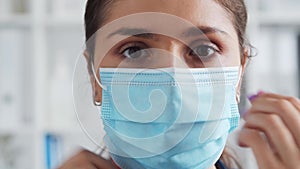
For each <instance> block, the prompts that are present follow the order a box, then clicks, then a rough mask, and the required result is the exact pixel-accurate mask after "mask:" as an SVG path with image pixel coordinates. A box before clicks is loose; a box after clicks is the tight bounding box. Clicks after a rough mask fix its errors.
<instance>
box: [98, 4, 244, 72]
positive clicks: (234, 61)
mask: <svg viewBox="0 0 300 169" xmlns="http://www.w3.org/2000/svg"><path fill="white" fill-rule="evenodd" d="M144 12H159V13H166V14H170V15H173V16H176V17H179V18H182V19H184V20H186V21H188V22H190V23H192V24H193V25H194V26H195V27H197V28H199V30H200V31H201V32H202V33H203V34H201V35H200V34H199V36H198V35H192V36H190V37H187V38H185V39H184V40H182V39H177V38H174V37H171V36H168V35H166V33H165V34H163V33H161V34H159V33H158V34H156V33H151V34H150V33H149V34H144V35H140V36H127V37H126V38H124V37H122V36H123V35H124V34H123V33H124V31H123V32H122V31H119V33H115V34H114V35H113V36H110V37H109V38H110V39H109V38H107V39H105V40H104V39H103V38H102V39H101V40H96V45H95V46H96V49H95V55H94V56H95V57H98V59H99V57H101V63H100V64H99V63H98V64H96V63H95V67H96V68H99V67H112V68H116V67H130V68H158V67H159V68H160V67H176V66H177V65H175V64H176V62H175V61H174V60H176V57H178V58H180V59H182V60H184V63H185V64H186V65H187V66H188V67H190V68H202V67H210V66H211V67H212V66H216V64H217V66H226V67H228V66H239V65H240V64H241V62H240V61H241V54H240V47H239V42H238V37H237V33H236V31H235V29H234V25H233V23H232V21H231V19H232V18H231V16H230V15H229V13H228V12H227V11H226V10H225V9H223V7H222V6H220V5H219V4H218V3H217V2H215V1H212V0H188V1H182V0H172V1H170V0H151V1H149V0H138V1H136V0H119V1H116V2H114V3H113V5H112V6H111V7H110V11H109V14H108V16H107V18H106V20H105V23H104V24H103V25H106V24H107V23H111V22H113V21H117V20H118V19H120V18H122V17H124V16H128V15H131V14H137V13H144ZM141 17H142V16H141ZM160 19H161V18H157V22H160V21H159V20H160ZM131 20H136V22H134V24H135V23H137V22H141V21H139V19H135V18H134V17H132V19H131ZM141 20H142V22H144V23H142V24H140V25H147V23H148V21H147V20H143V19H141ZM149 22H151V21H149ZM162 22H163V21H162ZM168 22H170V24H169V23H168ZM122 24H124V22H122V21H120V22H119V23H118V22H116V26H115V27H117V26H119V27H122V28H124V27H127V28H128V27H129V25H130V24H128V25H127V26H125V25H126V24H124V26H120V25H122ZM134 24H131V25H130V26H131V28H132V27H134V26H137V25H139V24H136V25H134ZM162 24H163V25H162V27H168V28H167V29H169V30H170V31H173V30H176V29H181V28H178V27H180V25H179V24H178V25H175V24H174V23H173V22H172V23H171V21H166V22H165V23H162ZM164 24H165V25H164ZM149 25H150V26H151V24H149ZM153 27H155V26H153ZM134 28H136V27H134ZM154 29H155V28H154ZM171 29H172V30H171ZM110 30H111V29H110ZM156 31H157V30H156ZM182 31H184V30H183V28H182ZM187 31H188V30H186V32H187ZM106 32H107V31H106ZM108 33H111V32H107V34H108ZM184 33H185V32H183V33H182V34H184ZM179 34H180V33H179ZM187 34H188V33H187ZM204 35H205V36H204ZM100 37H103V34H101V36H98V35H97V39H98V38H100ZM112 39H113V40H112ZM109 41H113V43H109ZM182 41H184V42H182ZM104 44H105V45H107V44H110V45H107V47H108V48H109V50H108V52H103V48H101V47H103V46H105V45H104ZM112 44H113V45H112ZM147 49H152V50H153V49H155V50H156V52H157V53H159V54H157V53H156V54H153V52H152V55H155V56H156V58H155V62H154V61H153V60H154V59H153V58H154V57H153V58H152V60H150V59H149V56H148V55H150V53H151V52H149V51H148V50H147ZM162 51H164V52H162ZM103 53H106V54H105V56H104V57H103V56H102V55H103ZM162 55H165V56H166V55H169V56H172V57H173V59H170V58H172V57H161V56H162ZM158 56H159V57H158ZM213 57H214V58H217V59H212V58H213ZM145 58H147V59H145ZM166 58H168V59H166ZM199 58H200V59H199ZM203 58H204V59H203ZM205 59H206V61H207V62H206V63H203V60H205ZM124 60H126V61H124ZM216 60H217V61H216ZM215 62H218V63H215ZM150 63H151V64H150ZM96 70H98V69H96Z"/></svg>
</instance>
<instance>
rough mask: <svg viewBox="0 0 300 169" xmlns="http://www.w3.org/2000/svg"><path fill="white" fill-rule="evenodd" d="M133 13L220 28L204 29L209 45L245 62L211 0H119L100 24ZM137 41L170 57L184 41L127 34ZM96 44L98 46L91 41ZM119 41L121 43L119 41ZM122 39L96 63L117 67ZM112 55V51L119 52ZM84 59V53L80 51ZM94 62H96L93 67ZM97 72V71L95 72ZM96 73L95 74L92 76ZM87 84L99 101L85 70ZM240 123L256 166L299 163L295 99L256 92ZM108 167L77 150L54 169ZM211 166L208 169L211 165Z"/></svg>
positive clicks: (299, 107)
mask: <svg viewBox="0 0 300 169" xmlns="http://www.w3.org/2000/svg"><path fill="white" fill-rule="evenodd" d="M138 12H163V13H168V14H172V15H175V16H178V17H180V18H183V19H185V20H188V21H189V22H191V23H193V24H194V25H196V26H199V27H215V28H218V29H219V30H222V31H224V32H226V34H225V35H221V34H219V33H210V34H207V35H206V36H207V37H208V39H209V40H210V41H211V42H210V43H211V45H213V46H214V47H216V48H218V49H219V54H220V55H222V56H231V57H230V58H228V57H224V58H223V59H224V60H222V63H223V64H224V65H225V66H241V67H242V74H243V73H244V68H245V63H246V60H247V59H244V60H245V62H243V63H242V62H241V56H244V57H245V58H246V56H247V50H245V53H243V54H241V53H240V48H239V42H238V36H237V32H236V31H235V29H234V26H233V23H232V22H231V20H230V16H229V15H228V13H227V11H226V10H224V9H223V8H222V7H221V6H220V5H219V4H217V3H215V2H214V1H211V0H188V1H182V0H172V1H169V0H151V1H149V0H139V1H136V0H122V1H118V2H117V3H115V4H114V5H113V7H112V10H111V15H110V16H109V17H108V19H107V21H106V23H109V22H111V21H114V20H116V19H118V18H120V17H123V16H127V15H129V14H134V13H138ZM136 41H142V42H143V43H145V44H147V45H148V46H149V47H151V48H159V49H162V50H165V51H168V52H169V53H172V54H173V55H174V56H182V55H183V53H184V51H185V48H186V46H185V45H183V44H182V43H181V42H179V41H177V40H175V39H172V38H170V37H167V36H162V35H157V36H156V38H155V40H153V39H152V40H151V39H143V38H137V37H130V38H128V39H127V40H126V42H127V44H130V43H132V42H136ZM96 46H101V45H100V44H96ZM123 46H124V45H123ZM120 48H122V44H121V43H120V44H117V45H116V47H114V48H112V49H111V51H110V52H108V53H107V55H106V56H105V57H104V59H103V60H102V62H101V64H100V65H95V66H96V70H99V69H98V68H99V67H117V66H118V65H119V63H120V62H121V61H122V59H124V57H125V56H124V55H126V52H123V53H121V56H122V57H117V54H116V53H119V55H120V51H119V50H120ZM95 55H96V56H97V55H101V50H97V48H96V50H95ZM119 55H118V56H119ZM85 57H86V58H87V60H88V59H89V54H88V53H87V52H85ZM98 66H99V67H98ZM96 74H97V75H99V72H96ZM98 78H99V77H98ZM91 83H92V86H93V90H94V93H95V98H94V99H95V101H97V102H101V95H102V93H101V91H102V90H101V88H100V87H99V86H98V85H97V83H96V81H95V78H94V76H92V75H91ZM244 118H245V121H246V125H245V126H244V128H243V130H242V132H241V134H240V139H239V141H240V145H241V146H244V147H250V148H252V149H253V151H254V154H255V156H256V158H257V161H258V164H259V167H260V168H261V169H269V168H274V169H277V168H278V169H288V168H297V167H299V166H300V132H299V131H300V101H299V100H298V99H296V98H291V97H286V96H281V95H276V94H260V95H259V96H258V97H257V98H255V99H254V100H252V108H251V109H250V110H249V112H248V113H247V115H246V116H245V117H244ZM104 168H105V169H113V168H116V169H118V167H117V166H116V165H115V164H114V163H113V162H112V161H107V160H104V159H102V158H101V157H99V156H97V155H95V154H93V153H92V152H89V151H86V150H84V151H82V152H80V153H78V154H77V155H75V156H74V157H73V158H71V159H70V160H68V161H66V162H65V163H64V164H63V165H62V166H61V167H60V168H59V169H104ZM215 168H216V167H215V166H211V168H210V169H215Z"/></svg>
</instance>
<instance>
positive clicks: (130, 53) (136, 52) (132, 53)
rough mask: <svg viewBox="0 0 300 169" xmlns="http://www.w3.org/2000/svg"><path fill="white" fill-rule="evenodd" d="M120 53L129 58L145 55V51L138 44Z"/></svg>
mask: <svg viewBox="0 0 300 169" xmlns="http://www.w3.org/2000/svg"><path fill="white" fill-rule="evenodd" d="M122 55H124V56H125V57H126V58H129V59H137V58H142V57H145V56H147V52H146V51H145V50H144V49H142V48H141V47H138V46H133V47H128V48H126V49H125V50H124V51H123V52H122Z"/></svg>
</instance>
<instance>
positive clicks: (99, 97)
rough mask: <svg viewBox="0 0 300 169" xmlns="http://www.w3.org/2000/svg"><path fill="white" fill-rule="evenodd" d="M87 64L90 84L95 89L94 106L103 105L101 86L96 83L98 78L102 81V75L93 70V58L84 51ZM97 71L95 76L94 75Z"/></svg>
mask: <svg viewBox="0 0 300 169" xmlns="http://www.w3.org/2000/svg"><path fill="white" fill-rule="evenodd" d="M83 55H84V57H85V59H86V62H87V69H88V72H89V75H90V83H91V85H92V89H93V100H94V104H95V105H96V103H101V102H102V88H101V87H100V86H99V84H98V83H97V81H96V78H97V79H99V80H100V73H99V70H92V69H93V66H92V64H93V62H91V56H90V54H89V52H88V51H87V50H85V51H84V53H83ZM94 71H95V74H94V73H93V72H94ZM95 75H96V76H97V77H95Z"/></svg>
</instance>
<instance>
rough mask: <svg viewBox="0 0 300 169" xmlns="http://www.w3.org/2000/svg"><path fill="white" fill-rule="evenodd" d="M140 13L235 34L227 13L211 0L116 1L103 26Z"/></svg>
mask: <svg viewBox="0 0 300 169" xmlns="http://www.w3.org/2000/svg"><path fill="white" fill-rule="evenodd" d="M142 12H160V13H167V14H170V15H174V16H177V17H180V18H182V19H185V20H187V21H188V22H191V23H192V24H193V25H195V26H198V27H201V26H207V27H215V28H218V29H220V30H223V31H225V32H228V33H229V34H231V35H233V34H236V32H235V29H234V26H233V23H232V21H231V18H230V15H229V14H228V12H227V11H226V10H225V9H224V8H223V7H222V6H221V5H219V4H218V3H216V2H215V1H213V0H116V1H115V3H113V5H112V6H111V8H110V12H109V15H108V17H107V18H106V19H107V20H106V21H105V23H104V24H106V23H109V22H112V21H114V20H116V19H119V18H121V17H124V16H127V15H130V14H135V13H142ZM174 26H175V25H174Z"/></svg>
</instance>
